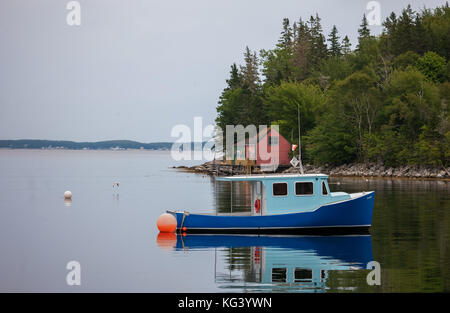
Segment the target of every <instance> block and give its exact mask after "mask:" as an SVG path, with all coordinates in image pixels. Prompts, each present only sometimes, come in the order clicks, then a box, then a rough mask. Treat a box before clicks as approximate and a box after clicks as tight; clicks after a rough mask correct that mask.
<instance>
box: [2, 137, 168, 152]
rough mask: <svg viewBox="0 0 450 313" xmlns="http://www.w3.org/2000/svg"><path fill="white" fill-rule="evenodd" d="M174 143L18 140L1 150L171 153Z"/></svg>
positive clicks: (6, 142)
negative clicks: (159, 151)
mask: <svg viewBox="0 0 450 313" xmlns="http://www.w3.org/2000/svg"><path fill="white" fill-rule="evenodd" d="M172 145H173V142H151V143H142V142H138V141H132V140H106V141H95V142H76V141H68V140H45V139H44V140H41V139H17V140H0V149H34V150H163V151H169V150H170V149H171V147H172Z"/></svg>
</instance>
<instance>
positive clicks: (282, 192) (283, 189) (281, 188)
mask: <svg viewBox="0 0 450 313" xmlns="http://www.w3.org/2000/svg"><path fill="white" fill-rule="evenodd" d="M272 189H273V195H274V196H287V194H288V187H287V183H273V185H272Z"/></svg>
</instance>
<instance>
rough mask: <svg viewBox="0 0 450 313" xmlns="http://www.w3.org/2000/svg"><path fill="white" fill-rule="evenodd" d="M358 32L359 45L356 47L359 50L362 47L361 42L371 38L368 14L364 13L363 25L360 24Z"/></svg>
mask: <svg viewBox="0 0 450 313" xmlns="http://www.w3.org/2000/svg"><path fill="white" fill-rule="evenodd" d="M358 34H359V36H358V46H357V47H356V49H358V50H359V49H360V48H361V43H362V42H363V41H365V40H366V39H368V38H370V30H369V23H368V22H367V17H366V14H364V15H363V19H362V22H361V25H359V29H358Z"/></svg>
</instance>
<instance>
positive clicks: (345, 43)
mask: <svg viewBox="0 0 450 313" xmlns="http://www.w3.org/2000/svg"><path fill="white" fill-rule="evenodd" d="M351 51H352V44H351V43H350V39H348V36H347V35H346V36H345V37H344V39H342V44H341V52H342V54H344V55H346V54H349V53H350V52H351Z"/></svg>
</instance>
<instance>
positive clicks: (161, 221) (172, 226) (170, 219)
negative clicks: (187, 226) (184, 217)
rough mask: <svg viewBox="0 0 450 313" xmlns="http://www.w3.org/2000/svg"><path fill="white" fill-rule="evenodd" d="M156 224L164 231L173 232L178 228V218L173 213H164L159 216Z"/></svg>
mask: <svg viewBox="0 0 450 313" xmlns="http://www.w3.org/2000/svg"><path fill="white" fill-rule="evenodd" d="M156 226H158V229H159V231H160V232H162V233H173V232H175V230H176V229H177V219H176V218H175V216H173V215H172V214H169V213H164V214H161V215H160V216H159V217H158V220H157V221H156Z"/></svg>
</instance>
